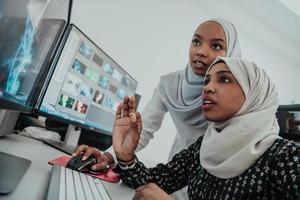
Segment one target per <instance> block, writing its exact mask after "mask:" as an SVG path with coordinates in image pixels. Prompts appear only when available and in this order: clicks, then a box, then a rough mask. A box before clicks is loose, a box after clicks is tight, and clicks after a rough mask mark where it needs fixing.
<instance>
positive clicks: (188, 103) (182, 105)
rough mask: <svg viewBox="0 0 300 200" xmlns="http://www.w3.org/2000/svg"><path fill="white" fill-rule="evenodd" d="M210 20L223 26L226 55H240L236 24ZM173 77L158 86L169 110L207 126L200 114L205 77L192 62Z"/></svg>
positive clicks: (192, 124) (184, 120)
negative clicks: (192, 66) (194, 67)
mask: <svg viewBox="0 0 300 200" xmlns="http://www.w3.org/2000/svg"><path fill="white" fill-rule="evenodd" d="M208 21H211V22H217V23H218V24H220V25H221V26H222V27H223V30H224V32H225V37H226V44H227V52H226V56H228V57H240V56H241V50H240V46H239V41H238V35H237V31H236V28H235V27H234V25H233V24H232V23H231V22H229V21H226V20H224V19H210V20H208ZM208 21H205V22H208ZM172 78H173V80H164V79H162V80H161V81H162V82H161V84H160V87H159V88H158V89H159V90H158V91H159V93H160V96H161V97H162V100H163V102H164V103H165V105H166V106H167V108H168V110H169V111H170V110H172V111H173V113H174V114H175V115H176V116H177V117H179V118H181V119H182V121H183V122H184V123H186V124H189V125H191V126H194V127H199V128H203V127H205V126H206V125H207V122H206V120H205V119H204V118H203V117H202V116H200V115H201V112H202V110H201V105H202V97H201V93H202V89H203V88H202V87H203V80H204V77H202V76H198V75H196V74H194V72H193V71H192V69H191V66H190V64H187V66H186V68H185V70H182V71H180V73H177V75H176V77H172Z"/></svg>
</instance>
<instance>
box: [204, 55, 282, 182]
mask: <svg viewBox="0 0 300 200" xmlns="http://www.w3.org/2000/svg"><path fill="white" fill-rule="evenodd" d="M220 60H223V61H224V62H225V63H226V65H227V67H228V68H229V70H230V71H231V73H232V74H233V76H234V77H235V78H236V80H237V81H238V83H239V85H240V86H241V88H242V90H243V92H244V95H245V98H246V99H245V102H244V104H243V106H242V107H241V109H240V110H239V111H238V113H236V114H235V116H234V117H233V118H231V119H229V120H228V121H225V122H222V123H214V122H212V123H210V124H209V127H208V129H207V131H206V132H205V135H204V138H203V141H202V145H201V148H200V163H201V166H202V167H203V168H205V169H206V170H207V171H208V172H209V173H210V174H212V175H214V176H216V177H219V178H232V177H236V176H238V175H240V174H242V173H243V172H244V171H245V170H247V169H248V168H249V167H250V166H251V165H252V164H253V163H254V162H255V161H256V160H257V159H258V158H259V157H260V156H261V155H262V154H263V153H264V152H265V151H266V150H267V149H268V148H269V147H270V146H271V145H272V144H273V143H274V141H275V140H276V139H277V138H279V136H278V133H279V126H278V123H277V120H276V116H275V112H276V110H277V107H278V95H277V92H276V89H275V86H274V84H273V83H272V82H271V80H270V78H269V77H268V75H267V74H266V72H265V71H264V70H263V69H260V68H258V67H257V66H256V65H255V64H254V63H252V62H249V61H246V60H242V59H239V58H225V57H219V58H217V59H216V60H215V61H214V63H213V64H212V65H211V66H210V67H209V69H208V71H209V70H210V69H211V68H212V67H213V65H214V64H215V63H216V62H218V61H220ZM228 92H230V91H228ZM217 129H218V130H221V131H220V132H218V131H217Z"/></svg>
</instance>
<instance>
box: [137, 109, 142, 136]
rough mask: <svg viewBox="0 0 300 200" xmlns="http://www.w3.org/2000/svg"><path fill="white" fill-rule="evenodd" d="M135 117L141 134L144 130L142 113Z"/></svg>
mask: <svg viewBox="0 0 300 200" xmlns="http://www.w3.org/2000/svg"><path fill="white" fill-rule="evenodd" d="M135 117H136V122H137V128H138V132H139V133H140V132H141V131H142V129H143V123H142V116H141V113H140V112H136V113H135Z"/></svg>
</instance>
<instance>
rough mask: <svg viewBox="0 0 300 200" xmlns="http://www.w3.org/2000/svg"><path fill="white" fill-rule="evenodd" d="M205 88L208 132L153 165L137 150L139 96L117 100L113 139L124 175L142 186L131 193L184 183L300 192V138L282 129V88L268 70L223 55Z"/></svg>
mask: <svg viewBox="0 0 300 200" xmlns="http://www.w3.org/2000/svg"><path fill="white" fill-rule="evenodd" d="M202 96H203V106H202V109H203V116H204V117H205V119H207V120H208V121H210V123H209V127H208V129H207V131H206V132H205V135H204V137H203V138H202V137H200V138H199V139H198V140H197V141H196V142H195V143H194V144H192V145H191V146H189V147H188V148H187V149H185V150H182V151H181V152H179V153H178V154H176V155H175V156H174V157H173V158H172V160H171V161H169V162H168V163H167V164H165V165H164V164H158V165H157V166H156V167H154V168H146V167H145V166H144V165H143V164H142V163H141V162H139V161H138V160H137V158H136V156H135V154H134V152H135V148H136V147H137V145H138V141H139V134H140V131H141V127H142V122H141V116H140V114H139V113H138V112H135V109H134V108H135V100H134V98H132V97H130V98H128V97H127V98H125V101H124V103H123V104H121V105H120V106H119V107H118V110H117V117H116V121H115V126H114V133H113V147H114V150H115V153H116V156H117V159H118V160H119V164H118V166H117V171H118V172H119V173H120V174H121V177H122V181H123V183H125V184H126V185H128V186H130V187H133V188H137V189H136V193H135V196H134V198H133V199H135V200H140V199H152V200H155V199H160V200H165V199H171V197H170V196H169V195H168V194H171V193H173V192H174V191H176V190H178V189H180V188H182V187H184V186H186V185H188V197H189V199H191V200H193V199H194V200H200V199H300V146H299V145H297V144H295V143H293V142H290V141H287V140H284V139H282V138H280V137H279V136H278V133H279V127H278V123H277V120H276V117H275V112H276V110H277V107H278V96H277V92H276V89H275V86H274V84H273V83H272V82H271V80H270V79H269V77H268V76H267V74H266V73H265V71H264V70H262V69H260V68H258V67H257V66H256V65H255V64H254V63H252V62H249V61H245V60H242V59H239V58H225V57H219V58H218V59H217V60H216V61H215V62H214V63H213V64H212V65H211V66H210V68H209V69H208V71H207V74H206V76H205V80H204V89H203V93H202Z"/></svg>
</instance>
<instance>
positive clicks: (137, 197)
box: [132, 191, 142, 200]
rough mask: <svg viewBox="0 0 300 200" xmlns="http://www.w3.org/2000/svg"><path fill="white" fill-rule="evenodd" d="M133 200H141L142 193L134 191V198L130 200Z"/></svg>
mask: <svg viewBox="0 0 300 200" xmlns="http://www.w3.org/2000/svg"><path fill="white" fill-rule="evenodd" d="M132 199H133V200H140V199H142V193H141V192H137V191H135V193H134V196H133V198H132Z"/></svg>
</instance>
